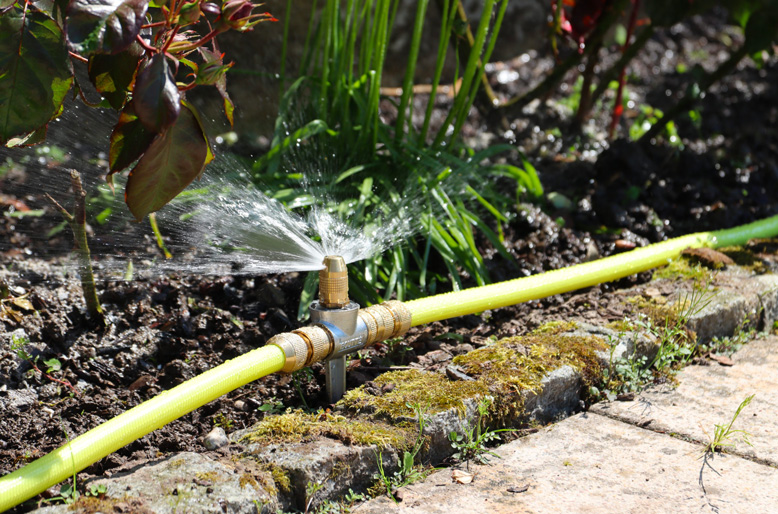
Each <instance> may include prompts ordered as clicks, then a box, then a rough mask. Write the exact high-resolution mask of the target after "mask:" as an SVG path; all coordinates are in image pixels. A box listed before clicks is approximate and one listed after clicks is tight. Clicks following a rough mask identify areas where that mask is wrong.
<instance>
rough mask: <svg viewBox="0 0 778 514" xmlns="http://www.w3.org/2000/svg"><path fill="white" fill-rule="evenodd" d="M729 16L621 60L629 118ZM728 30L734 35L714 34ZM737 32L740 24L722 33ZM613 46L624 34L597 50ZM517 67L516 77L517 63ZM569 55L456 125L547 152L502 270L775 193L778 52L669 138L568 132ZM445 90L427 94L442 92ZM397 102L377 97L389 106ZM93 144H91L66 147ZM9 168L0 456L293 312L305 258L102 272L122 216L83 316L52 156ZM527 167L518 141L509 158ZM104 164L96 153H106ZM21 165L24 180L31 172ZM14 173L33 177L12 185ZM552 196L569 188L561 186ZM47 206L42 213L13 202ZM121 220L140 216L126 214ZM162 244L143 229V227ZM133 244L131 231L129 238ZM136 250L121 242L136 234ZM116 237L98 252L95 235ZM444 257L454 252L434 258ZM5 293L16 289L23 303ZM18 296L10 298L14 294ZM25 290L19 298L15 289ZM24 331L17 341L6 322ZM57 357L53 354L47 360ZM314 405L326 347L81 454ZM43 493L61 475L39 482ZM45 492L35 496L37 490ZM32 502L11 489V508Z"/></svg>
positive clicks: (136, 397) (3, 192) (742, 206)
mask: <svg viewBox="0 0 778 514" xmlns="http://www.w3.org/2000/svg"><path fill="white" fill-rule="evenodd" d="M723 19H724V18H723V15H720V14H714V15H712V16H708V17H705V18H702V17H700V18H694V19H692V20H691V21H690V22H689V23H687V24H684V25H680V26H677V27H673V28H672V29H671V30H669V31H666V32H663V33H659V34H657V35H656V36H655V37H654V38H653V39H652V41H651V42H650V43H649V44H648V46H647V47H646V49H645V50H644V51H643V52H641V54H640V55H639V57H638V59H637V60H636V61H635V62H634V64H633V65H631V67H630V77H629V86H628V89H629V91H630V95H631V99H632V100H633V101H634V102H635V103H634V108H633V109H630V110H628V112H627V113H626V115H625V120H623V121H622V126H621V128H620V130H621V133H622V134H623V135H624V134H626V128H627V127H628V126H629V125H630V124H631V123H634V122H635V121H636V119H637V118H638V115H639V114H638V109H639V106H640V105H643V104H648V105H651V106H653V107H655V108H659V109H662V110H667V109H668V108H669V107H670V106H671V105H672V104H673V103H674V102H675V101H676V100H677V97H678V95H679V92H681V91H683V90H684V89H685V84H686V82H685V81H686V80H688V74H682V73H679V71H678V70H680V69H682V68H683V67H686V68H687V69H691V68H693V67H694V66H695V65H703V66H705V67H707V68H711V67H713V66H715V63H716V62H720V61H721V60H723V59H724V58H725V52H726V50H727V48H728V46H727V44H725V42H724V41H728V42H729V43H728V44H731V45H734V46H737V44H738V36H737V34H736V33H735V32H734V31H733V29H731V27H728V26H726V25H724V24H723V21H722V20H723ZM723 34H727V37H723V36H722V35H723ZM731 40H734V43H733V42H731ZM616 58H618V54H617V53H616V52H610V53H609V54H608V56H606V57H604V58H603V60H604V62H605V63H607V62H610V61H612V60H614V59H616ZM552 62H553V61H552V57H550V56H539V55H536V54H534V53H533V54H532V55H529V54H527V55H526V56H519V57H517V58H516V59H513V60H511V61H506V62H502V63H496V64H494V65H491V66H490V80H491V82H492V84H493V86H494V87H495V89H496V90H497V91H498V93H499V94H500V95H502V96H503V97H510V96H512V95H514V94H517V93H519V92H520V91H523V90H526V88H527V86H528V82H532V81H534V80H536V79H535V77H537V76H538V75H540V74H542V73H543V72H544V71H545V70H547V69H548V68H549V67H550V66H551V65H552ZM509 79H510V80H509ZM574 81H575V76H574V75H573V74H571V75H569V76H568V77H567V79H566V82H565V85H564V87H563V88H561V89H560V91H557V93H556V94H555V96H554V97H553V98H550V99H548V101H546V102H544V103H542V104H538V103H536V104H532V105H530V106H529V107H528V108H527V109H526V110H525V113H524V115H523V116H522V117H520V118H517V119H502V118H501V117H499V116H481V115H479V114H477V113H475V112H474V115H473V117H472V120H471V123H470V124H469V125H468V126H467V127H465V130H464V136H465V138H466V139H467V140H468V141H469V142H470V143H471V144H473V145H475V146H483V145H486V144H494V143H498V142H510V143H513V144H516V145H517V146H518V148H520V149H521V150H522V151H523V153H524V154H525V155H526V156H527V157H528V159H529V160H530V161H531V162H532V163H533V164H534V166H535V167H536V168H537V169H538V170H539V171H540V177H541V180H542V182H543V186H544V188H545V191H546V193H550V192H554V193H556V195H557V197H556V198H557V200H559V199H560V198H561V199H562V200H565V199H566V200H567V202H565V201H552V199H551V198H549V201H548V202H546V203H545V204H544V205H540V206H538V205H530V204H527V205H521V206H520V208H519V212H518V214H517V216H515V217H514V218H513V219H512V221H511V222H510V223H509V224H508V225H506V226H505V227H504V230H505V238H506V247H507V249H508V251H509V252H510V253H511V254H512V255H513V256H514V257H515V263H512V264H511V263H506V262H505V261H504V260H501V258H500V257H499V256H498V255H496V252H494V250H493V248H491V247H490V245H489V244H488V242H487V241H481V242H480V243H479V244H480V246H481V249H482V252H483V254H484V255H485V257H486V259H487V262H488V266H489V268H490V271H491V273H492V278H493V280H494V281H501V280H505V279H510V278H515V277H518V276H526V275H530V274H535V273H540V272H543V271H545V270H549V269H556V268H560V267H564V266H568V265H571V264H575V263H579V262H582V261H585V260H589V259H593V258H597V257H599V256H605V255H610V254H612V253H615V252H620V251H624V250H627V249H630V248H632V247H634V246H643V245H646V244H649V243H652V242H656V241H661V240H664V239H667V238H671V237H675V236H678V235H681V234H685V233H689V232H697V231H703V230H711V229H720V228H727V227H731V226H735V225H739V224H743V223H747V222H750V221H754V220H757V219H761V218H764V217H766V216H769V215H773V214H776V212H778V204H776V202H775V201H774V198H776V194H777V193H778V131H777V130H776V128H775V127H778V103H776V102H775V98H778V59H777V58H775V57H768V58H767V59H766V61H765V62H764V63H763V64H762V65H761V66H757V65H756V64H755V63H754V62H753V61H751V60H746V61H744V62H743V63H742V64H741V65H740V66H739V67H738V69H737V71H736V73H734V74H732V75H731V76H729V77H727V78H726V79H725V80H724V81H722V82H721V83H719V84H717V85H715V86H714V87H713V88H712V90H711V91H709V93H708V94H707V95H706V96H705V98H704V99H703V100H702V102H701V103H700V104H699V106H698V109H697V110H698V112H699V114H700V121H699V122H697V123H693V122H692V121H690V120H689V119H688V118H685V119H682V120H679V121H678V122H677V124H676V127H677V130H678V134H679V137H680V140H679V141H677V142H675V143H670V142H668V141H666V140H664V139H660V140H658V141H654V142H651V143H648V144H638V143H636V142H633V141H630V140H629V139H628V138H622V139H617V140H616V141H614V142H608V141H607V138H606V137H605V135H604V133H603V129H602V127H606V126H607V117H608V112H609V109H608V107H607V104H606V105H605V106H604V107H602V108H599V109H596V110H595V114H594V117H593V119H592V120H591V121H590V122H588V123H586V124H585V125H584V126H583V129H582V131H578V132H575V131H572V130H571V127H572V126H573V125H574V122H573V115H572V112H571V111H570V110H569V109H568V108H566V107H565V106H564V100H565V97H566V93H565V90H567V91H571V90H572V88H573V84H574ZM447 101H448V100H446V99H445V98H443V97H441V98H439V99H438V102H439V104H440V107H445V106H446V102H447ZM390 115H391V113H390V112H387V116H390ZM73 151H74V152H78V151H82V152H85V153H89V152H90V151H91V150H90V149H89V148H86V149H84V148H82V149H80V150H79V149H74V150H73ZM3 152H4V153H3V155H4V156H6V157H7V158H8V159H12V160H13V163H10V161H7V164H6V166H5V168H3V169H4V170H5V173H0V210H2V211H3V213H4V215H3V216H2V217H0V263H1V264H2V268H0V278H4V279H5V281H6V282H7V284H8V286H9V287H10V291H9V292H10V297H9V299H7V300H4V304H3V305H4V306H5V307H6V312H7V313H6V314H5V315H2V316H0V318H1V319H2V320H1V321H0V410H2V412H3V416H2V417H1V418H0V474H6V473H8V472H10V471H13V470H14V469H17V468H19V467H20V466H22V465H23V464H26V463H27V462H30V461H31V460H33V459H35V458H36V457H39V456H41V455H44V454H45V453H47V452H49V451H51V450H53V449H54V448H56V447H58V446H60V445H61V444H62V443H63V442H65V441H66V440H68V439H69V438H72V437H73V436H75V435H77V434H81V433H83V432H85V431H86V430H89V429H91V428H93V427H95V426H97V425H98V424H100V423H102V422H104V421H106V420H108V419H111V418H112V417H114V416H116V415H118V414H120V413H122V412H124V411H125V410H127V409H128V408H130V407H132V406H134V405H137V404H139V403H141V402H143V401H145V400H147V399H149V398H151V397H153V396H155V395H156V394H158V393H160V392H161V391H164V390H165V389H168V388H170V387H173V386H175V385H177V384H179V383H181V382H183V381H185V380H187V379H189V378H191V377H193V376H195V375H197V374H199V373H201V372H203V371H205V370H207V369H210V368H212V367H214V366H216V365H218V364H220V363H222V362H224V361H225V360H227V359H230V358H233V357H235V356H237V355H240V354H242V353H245V352H247V351H249V350H251V349H253V348H256V347H259V346H262V345H263V344H264V343H265V342H266V340H267V339H268V338H269V337H271V336H272V335H274V334H276V333H279V332H282V331H288V330H290V329H293V328H296V327H297V326H299V323H298V322H297V321H296V312H297V308H298V301H299V296H300V292H301V290H302V285H303V279H304V275H302V274H297V273H290V274H285V275H269V276H240V275H234V276H233V275H226V276H192V275H187V274H185V273H181V274H173V275H169V276H165V277H156V278H138V279H136V280H134V281H131V282H124V281H116V280H104V279H103V278H101V276H100V262H101V259H102V257H101V253H103V252H101V249H103V248H106V249H111V252H110V253H116V251H115V248H116V245H117V244H119V243H120V242H121V241H122V238H121V237H120V234H117V233H112V232H110V231H105V230H102V231H101V229H100V227H99V226H98V225H97V224H94V226H93V227H92V234H91V235H92V237H93V240H94V241H95V243H94V244H93V253H94V254H95V260H96V262H97V263H98V269H97V272H96V274H97V280H98V291H99V293H100V298H101V301H102V303H103V306H104V308H105V310H106V312H107V319H108V327H107V328H103V327H99V326H97V325H96V324H95V321H94V320H92V319H89V318H88V317H87V316H86V314H85V310H84V307H83V299H82V296H81V291H80V287H79V283H78V281H77V280H75V279H74V276H73V273H72V264H70V260H69V258H68V257H67V253H68V252H69V251H70V249H71V247H72V240H71V239H70V235H69V234H68V233H67V232H66V231H63V232H60V233H59V234H57V235H55V236H53V237H51V238H43V237H40V235H41V234H43V233H46V232H48V231H49V230H50V229H52V228H53V227H56V226H58V225H59V224H60V223H61V218H60V217H59V214H58V213H57V212H56V210H54V209H53V208H52V207H51V206H50V205H49V204H47V203H46V201H45V200H44V199H43V198H42V197H41V194H42V193H43V192H45V190H44V188H43V187H38V188H37V191H32V190H31V189H30V188H29V185H30V184H33V185H35V184H38V185H41V186H42V184H44V183H46V180H47V178H46V177H48V176H49V175H51V174H53V173H57V172H60V173H61V168H62V164H61V163H60V162H58V161H57V160H56V159H51V158H50V159H27V160H26V162H25V160H24V159H21V158H20V156H22V155H30V154H29V152H28V153H26V154H25V153H24V151H22V150H13V151H9V150H4V151H3ZM508 160H509V161H510V162H511V163H513V164H516V165H519V166H521V160H520V158H519V156H518V154H516V155H513V156H511V157H509V158H508ZM98 164H99V163H98ZM25 184H26V185H25ZM22 185H25V186H24V187H22ZM560 195H561V196H560ZM27 209H43V211H44V212H43V213H42V215H40V216H36V217H33V216H25V217H14V216H12V215H11V214H12V213H18V212H20V211H22V212H24V211H25V210H27ZM130 230H132V229H130ZM142 246H147V247H148V248H149V249H150V250H149V251H151V252H156V251H158V250H157V249H156V248H155V246H154V243H153V241H152V240H151V238H150V237H149V236H148V235H147V236H145V239H144V240H143V245H142ZM136 250H137V248H136ZM128 251H129V249H128ZM106 253H107V252H106ZM443 273H445V271H443ZM649 278H650V274H648V273H644V274H640V275H637V276H632V277H629V278H627V279H624V280H622V281H619V282H616V283H609V284H602V285H599V286H596V287H593V288H590V289H587V290H584V291H579V292H575V293H569V294H565V295H557V296H553V297H550V298H547V299H544V300H538V301H532V302H528V303H525V304H521V305H517V306H514V307H510V308H506V309H500V310H498V311H494V312H488V313H484V314H483V315H481V316H475V315H473V316H465V317H463V318H459V319H455V320H450V321H445V322H435V323H432V324H430V325H428V326H425V327H419V328H415V329H412V330H411V332H410V333H409V334H408V336H406V337H405V338H404V340H403V341H402V342H400V343H397V344H392V345H390V344H379V345H377V346H376V347H374V348H371V349H369V350H367V351H364V352H361V353H360V358H355V359H353V360H351V362H350V364H349V374H348V386H349V387H355V386H357V385H360V384H362V383H364V382H366V381H369V380H371V379H373V378H374V377H376V376H377V374H379V373H381V372H383V371H385V370H387V368H389V367H392V366H413V367H422V368H426V369H431V370H441V369H444V368H445V365H446V363H447V362H448V361H450V359H451V358H452V356H453V355H456V354H459V353H463V352H466V351H468V350H469V349H472V348H474V347H478V346H480V345H483V344H484V343H485V342H486V341H487V340H488V339H489V338H491V337H493V336H496V337H503V336H509V335H517V334H523V333H526V332H527V331H529V330H532V329H534V328H536V327H537V326H539V325H540V324H542V323H545V322H547V321H551V320H554V319H571V318H575V317H576V316H578V315H579V314H580V312H581V311H582V309H581V307H582V306H584V305H586V306H592V305H594V306H596V307H597V308H596V309H594V310H591V309H590V310H587V312H589V313H591V314H588V316H595V317H600V318H605V319H607V320H609V321H610V320H618V319H621V318H623V316H624V315H625V312H623V310H622V309H623V307H615V306H616V305H622V304H621V302H616V301H612V300H611V298H612V297H611V296H610V293H611V292H612V291H614V290H618V289H619V288H622V287H625V286H629V285H635V284H640V283H643V282H645V281H646V280H648V279H649ZM12 298H16V299H17V301H16V302H15V303H14V301H13V300H12ZM18 299H21V300H18ZM25 300H26V301H25ZM12 333H15V334H17V335H24V336H26V337H27V338H28V339H29V344H27V345H26V347H25V350H26V352H27V353H28V354H29V355H28V357H29V358H24V359H23V358H20V356H19V355H18V352H17V351H16V349H14V348H12V337H11V334H12ZM52 358H56V359H57V360H58V361H59V364H60V366H59V369H54V368H57V366H54V367H53V368H52V369H51V370H49V371H48V372H47V367H48V366H51V361H49V364H48V365H47V364H46V361H48V360H49V359H52ZM272 402H281V403H282V404H283V406H284V407H297V406H300V405H302V404H305V405H307V406H309V407H315V406H325V404H326V399H325V392H324V372H323V368H322V366H321V364H316V365H314V366H313V367H312V368H310V372H303V373H298V374H296V375H295V376H287V375H273V376H269V377H266V378H264V379H262V380H259V381H257V382H254V383H252V384H249V385H247V386H245V387H243V388H240V389H239V390H237V391H234V392H232V393H230V394H228V395H227V396H225V397H223V398H220V399H219V400H217V401H214V402H212V403H210V404H208V405H206V406H204V407H202V408H200V409H198V410H196V411H195V412H193V413H191V414H189V415H187V416H184V417H183V418H181V419H179V420H177V421H174V422H173V423H171V424H169V425H167V426H166V427H164V428H162V429H159V430H157V431H155V432H153V433H152V434H150V435H148V436H146V437H144V438H142V439H140V440H138V441H136V442H134V443H132V444H130V445H128V446H126V447H124V448H122V449H121V450H119V451H117V452H116V453H114V454H112V455H110V456H109V457H107V458H105V459H103V460H101V461H100V462H98V463H96V464H94V465H93V466H91V467H89V468H88V469H87V470H85V472H86V473H87V474H94V475H100V474H106V473H108V474H110V472H111V470H112V469H115V468H116V467H118V466H120V465H123V464H128V463H131V462H134V461H142V460H143V459H148V458H153V457H155V456H157V455H159V454H160V453H167V452H177V451H185V450H186V451H204V446H203V442H202V441H203V437H204V436H205V435H206V434H207V433H208V432H209V431H210V430H211V429H212V428H213V427H214V425H222V426H224V427H225V428H227V429H228V431H231V430H236V429H240V428H245V427H248V426H250V425H251V424H253V423H254V422H256V421H258V420H260V419H261V418H262V416H263V411H262V410H258V408H259V407H260V406H262V405H269V404H271V403H272ZM47 494H48V495H51V494H52V493H47ZM44 496H45V495H44ZM27 509H28V507H21V508H19V509H17V511H19V512H22V511H25V510H27Z"/></svg>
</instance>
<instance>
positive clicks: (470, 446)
mask: <svg viewBox="0 0 778 514" xmlns="http://www.w3.org/2000/svg"><path fill="white" fill-rule="evenodd" d="M491 404H492V400H491V399H490V398H484V399H482V400H481V401H480V402H478V420H477V421H476V424H475V426H470V424H469V423H468V424H467V426H466V427H465V429H464V434H460V433H458V432H451V433H450V434H449V435H448V438H449V440H450V441H451V446H452V447H453V448H454V450H456V452H455V453H454V455H453V458H454V459H457V460H460V461H464V462H465V466H466V467H467V470H468V471H470V461H475V462H477V463H478V464H486V463H487V462H488V461H487V456H488V455H492V456H493V457H497V458H499V455H497V454H496V453H494V452H492V451H489V450H487V449H486V445H487V444H488V443H490V442H492V441H499V440H500V435H499V432H512V429H509V428H503V429H500V430H490V429H488V428H486V427H484V426H483V421H484V417H485V416H486V415H487V414H488V413H489V406H490V405H491Z"/></svg>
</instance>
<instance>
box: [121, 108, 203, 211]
mask: <svg viewBox="0 0 778 514" xmlns="http://www.w3.org/2000/svg"><path fill="white" fill-rule="evenodd" d="M210 157H211V152H210V147H209V145H208V140H207V139H206V138H205V133H204V132H203V129H202V127H201V125H200V122H199V120H198V119H197V115H196V114H195V112H194V111H193V110H192V108H191V106H189V105H187V104H182V109H181V115H180V116H179V117H178V120H176V123H175V124H174V125H173V126H171V127H170V128H169V129H168V130H167V131H165V133H164V134H162V135H160V136H159V137H157V139H155V140H154V142H153V143H151V146H149V148H148V150H146V153H144V154H143V157H141V160H140V161H139V162H138V164H137V165H136V166H135V168H134V169H133V170H132V171H131V172H130V178H129V179H128V180H127V189H126V190H125V193H124V201H125V202H126V203H127V206H128V207H129V208H130V212H132V214H133V215H134V216H135V219H137V220H138V221H140V220H142V219H143V217H144V216H146V215H147V214H148V213H150V212H154V211H157V210H159V209H161V208H162V207H163V206H164V205H165V204H167V203H168V202H169V201H170V200H172V199H173V198H175V197H176V195H178V193H180V192H181V191H183V190H184V188H186V186H188V185H189V184H190V183H191V182H192V181H193V180H194V179H195V178H197V177H198V176H199V175H200V173H201V172H202V170H203V168H204V167H205V165H206V164H207V163H208V161H209V159H210Z"/></svg>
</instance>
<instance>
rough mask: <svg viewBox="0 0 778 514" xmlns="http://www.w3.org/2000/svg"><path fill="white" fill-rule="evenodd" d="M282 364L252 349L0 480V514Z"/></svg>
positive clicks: (276, 356)
mask: <svg viewBox="0 0 778 514" xmlns="http://www.w3.org/2000/svg"><path fill="white" fill-rule="evenodd" d="M284 361H285V357H284V354H283V352H282V351H281V349H279V348H278V347H277V346H264V347H262V348H258V349H256V350H252V351H251V352H249V353H246V354H244V355H241V356H240V357H237V358H235V359H232V360H229V361H227V362H225V363H223V364H221V365H219V366H217V367H215V368H213V369H211V370H208V371H206V372H205V373H203V374H202V375H198V376H196V377H194V378H193V379H191V380H187V381H186V382H184V383H183V384H180V385H178V386H176V387H174V388H173V389H170V390H168V391H164V392H162V393H160V394H159V395H158V396H155V397H154V398H152V399H151V400H148V401H147V402H144V403H142V404H140V405H138V406H137V407H134V408H132V409H130V410H128V411H127V412H125V413H123V414H121V415H119V416H117V417H115V418H113V419H111V420H109V421H106V422H105V423H103V424H102V425H99V426H97V427H96V428H93V429H92V430H90V431H88V432H86V433H85V434H83V435H80V436H78V437H77V438H75V439H73V440H72V441H70V442H68V443H66V444H65V445H63V446H61V447H60V448H58V449H56V450H54V451H53V452H51V453H49V454H48V455H45V456H43V457H41V458H40V459H38V460H36V461H34V462H32V463H30V464H28V465H27V466H25V467H23V468H21V469H18V470H16V471H14V472H13V473H10V474H8V475H6V476H4V477H2V478H0V512H1V511H4V510H6V509H9V508H11V507H13V506H15V505H18V504H19V503H21V502H23V501H25V500H27V499H29V498H32V497H33V496H35V495H36V494H39V493H41V492H43V491H45V490H46V489H48V488H49V487H51V486H52V485H55V484H57V483H59V482H62V481H63V480H66V479H67V478H68V477H71V476H73V475H74V474H75V473H77V472H78V471H81V470H82V469H84V468H86V467H87V466H89V465H91V464H93V463H95V462H97V461H98V460H100V459H102V458H103V457H105V456H107V455H110V454H111V453H113V452H115V451H116V450H118V449H119V448H121V447H122V446H125V445H127V444H130V443H131V442H133V441H135V440H136V439H140V438H141V437H143V436H144V435H146V434H148V433H149V432H152V431H153V430H156V429H158V428H160V427H163V426H165V425H166V424H168V423H170V422H171V421H173V420H175V419H178V418H180V417H181V416H183V415H185V414H187V413H189V412H191V411H193V410H194V409H196V408H198V407H201V406H203V405H205V404H206V403H208V402H211V401H213V400H215V399H217V398H219V397H220V396H223V395H225V394H227V393H229V392H230V391H232V390H233V389H236V388H238V387H240V386H242V385H245V384H248V383H249V382H252V381H254V380H257V379H259V378H261V377H264V376H265V375H269V374H271V373H275V372H277V371H280V370H281V368H282V367H283V365H284Z"/></svg>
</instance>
